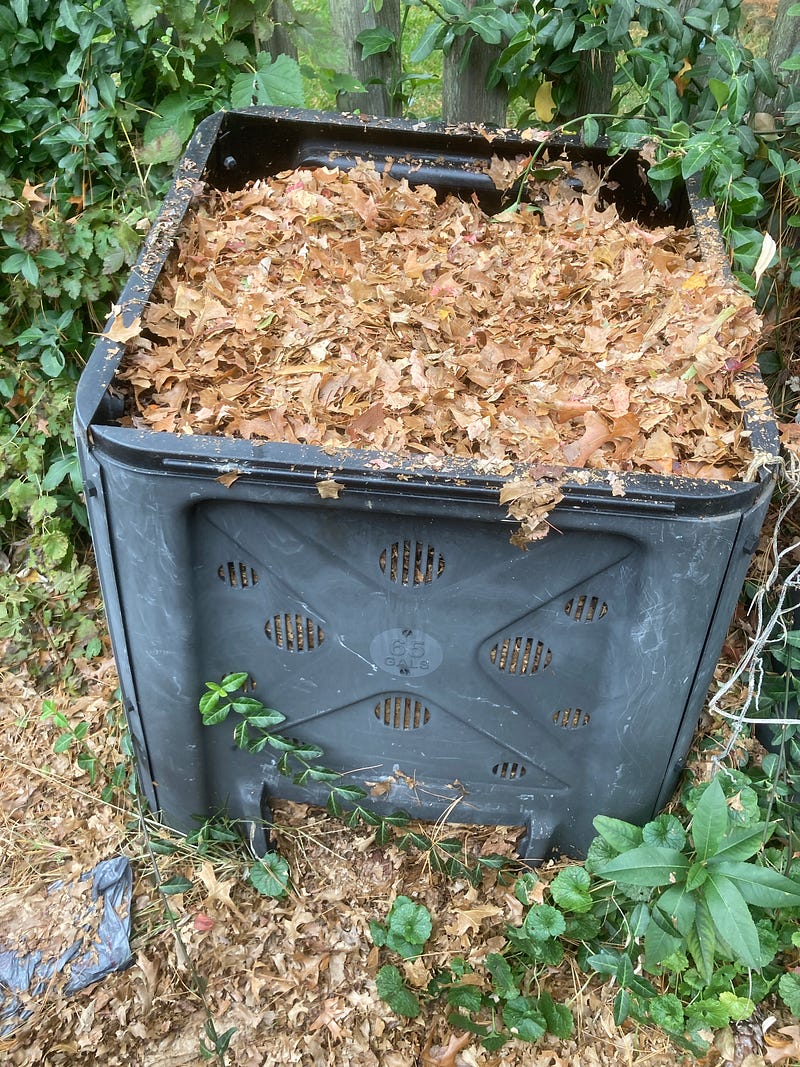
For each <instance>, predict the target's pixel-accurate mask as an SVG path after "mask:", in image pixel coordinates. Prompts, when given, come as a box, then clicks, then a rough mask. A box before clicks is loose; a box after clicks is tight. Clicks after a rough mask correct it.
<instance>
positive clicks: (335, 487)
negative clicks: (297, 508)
mask: <svg viewBox="0 0 800 1067" xmlns="http://www.w3.org/2000/svg"><path fill="white" fill-rule="evenodd" d="M342 489H344V485H343V484H342V483H341V482H336V481H334V480H333V478H325V479H324V480H323V481H321V482H317V492H318V493H319V495H320V496H321V497H322V499H323V500H338V499H339V493H341V491H342Z"/></svg>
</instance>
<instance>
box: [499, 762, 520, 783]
mask: <svg viewBox="0 0 800 1067" xmlns="http://www.w3.org/2000/svg"><path fill="white" fill-rule="evenodd" d="M492 774H493V775H495V776H496V777H497V778H503V779H505V781H507V782H513V781H515V780H516V779H517V778H524V777H525V767H524V765H523V764H522V763H495V765H494V767H492Z"/></svg>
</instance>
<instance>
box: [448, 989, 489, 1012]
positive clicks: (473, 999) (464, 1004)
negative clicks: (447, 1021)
mask: <svg viewBox="0 0 800 1067" xmlns="http://www.w3.org/2000/svg"><path fill="white" fill-rule="evenodd" d="M481 1002H482V997H481V991H480V989H478V987H477V986H474V985H456V986H451V988H450V989H448V990H447V1003H448V1004H450V1005H451V1006H452V1007H454V1008H464V1010H465V1011H480V1007H481Z"/></svg>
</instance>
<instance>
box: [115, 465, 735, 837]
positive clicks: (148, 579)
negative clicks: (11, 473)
mask: <svg viewBox="0 0 800 1067" xmlns="http://www.w3.org/2000/svg"><path fill="white" fill-rule="evenodd" d="M104 473H105V478H104V481H105V484H106V491H105V500H106V506H107V510H108V525H109V531H110V537H111V541H112V542H113V545H114V572H115V579H116V584H115V587H114V588H113V589H112V590H111V591H110V592H111V594H112V595H114V596H117V597H118V598H119V604H118V607H119V610H118V612H117V616H118V618H119V620H120V621H119V626H120V627H122V628H123V629H124V635H123V636H122V640H123V641H124V644H125V647H126V648H127V650H128V655H129V659H130V663H131V676H132V679H133V682H134V684H135V699H136V707H137V710H138V715H139V719H140V721H141V723H142V726H143V732H144V735H145V738H146V747H147V751H148V753H149V766H148V777H149V778H150V779H152V781H153V782H155V791H156V796H157V802H158V805H159V807H160V809H161V811H162V813H163V815H164V817H165V819H166V821H167V822H169V823H170V824H172V825H174V826H176V827H178V828H179V829H188V828H190V827H191V826H192V825H193V816H199V817H204V816H205V815H208V814H209V813H211V812H213V811H215V810H218V809H219V808H220V807H223V806H227V808H228V809H229V811H230V814H231V815H232V816H234V817H236V818H243V819H252V818H255V817H257V815H258V813H259V811H260V810H261V808H260V805H261V802H262V794H263V792H264V791H265V790H266V793H267V795H268V796H273V795H277V796H288V797H296V798H297V799H302V800H305V801H311V802H316V803H324V801H325V799H326V797H327V790H326V789H325V787H322V786H321V787H317V788H314V787H309V788H303V789H299V788H298V787H296V786H293V785H292V784H291V783H290V782H289V781H288V780H287V779H285V778H281V776H280V775H278V774H277V771H276V766H275V764H276V756H275V755H274V754H272V753H271V752H270V751H269V750H267V751H266V752H265V753H262V754H261V755H259V756H254V755H251V754H249V753H243V752H240V751H237V750H236V749H235V747H234V746H233V743H232V729H233V725H232V723H229V722H226V723H223V724H221V725H220V726H218V727H214V728H205V727H203V726H202V724H201V722H200V717H199V714H198V712H197V703H198V700H199V697H200V695H201V693H202V691H203V685H204V682H205V681H207V680H213V679H219V678H221V677H222V676H223V675H224V674H226V673H229V672H231V671H240V670H241V671H247V672H248V673H249V676H250V680H251V681H250V684H251V685H254V686H255V690H254V695H256V696H257V697H258V698H259V699H261V700H262V701H263V702H264V703H265V704H267V705H269V706H272V707H275V708H277V709H278V710H279V711H281V712H282V714H283V715H285V716H286V723H285V724H284V725H283V726H282V727H281V729H282V731H283V732H284V733H285V734H287V736H290V737H296V738H298V739H299V740H304V741H313V742H315V743H317V744H319V745H320V746H321V747H322V748H323V749H324V750H325V757H324V762H325V764H326V765H328V766H330V767H332V768H333V769H335V770H339V771H342V772H343V773H345V774H347V776H348V781H353V782H356V783H358V784H362V785H364V786H365V787H366V788H367V789H369V790H371V791H372V792H374V793H375V794H376V795H375V798H374V803H375V805H376V807H377V808H379V809H381V808H382V809H383V810H394V809H396V808H398V807H402V808H404V809H406V810H408V811H410V812H411V813H412V814H415V815H417V816H418V817H421V818H429V819H435V818H438V817H439V816H441V815H442V814H443V813H444V811H445V810H447V809H449V808H450V807H451V805H452V804H453V802H455V808H454V809H453V811H452V812H451V818H454V819H457V820H458V821H462V822H489V823H507V824H520V825H527V826H528V827H529V829H531V828H533V829H532V832H533V835H534V836H535V837H537V835H538V837H537V840H538V842H539V845H538V847H539V848H540V849H541V850H542V853H543V851H544V850H545V849H548V848H558V849H561V850H564V851H568V852H571V853H574V854H580V853H581V852H583V851H585V849H586V847H587V846H588V843H589V841H590V840H591V837H592V836H593V830H592V826H591V821H592V819H593V817H594V816H595V815H597V814H598V813H601V812H602V813H606V814H612V815H616V816H617V817H619V818H625V819H631V820H634V821H638V820H641V819H646V818H649V817H651V816H652V814H653V813H654V811H655V810H656V805H657V803H658V801H659V792H660V790H661V788H662V785H663V783H664V782H665V780H666V779H667V778H668V776H669V774H670V768H671V766H672V763H673V761H674V760H675V759H676V758H677V757H679V756H680V755H681V753H678V752H677V747H678V746H677V745H676V737H678V736H680V737H682V738H683V736H684V733H685V723H686V722H687V721H689V720H690V719H691V718H692V716H693V715H694V716H695V717H696V715H697V714H698V713H699V711H700V706H701V702H702V699H703V696H704V694H705V690H706V688H707V685H708V682H709V680H710V674H711V671H712V670H713V666H714V662H715V657H716V652H717V651H718V649H717V650H715V651H713V657H714V658H711V650H710V648H709V633H710V631H711V628H712V624H713V623H714V622H715V619H718V616H719V615H720V614H721V611H720V599H721V591H722V590H723V589H724V588H726V583H727V584H730V583H729V579H728V572H729V570H730V565H731V555H732V553H733V552H734V547H735V546H736V545H737V543H738V541H737V539H738V538H739V535H740V527H741V525H742V516H741V514H740V513H739V512H738V511H736V510H733V511H732V513H731V514H728V515H721V516H714V517H712V518H708V519H704V520H698V519H697V518H687V517H682V516H679V515H670V514H668V513H658V514H653V513H649V512H643V511H642V510H641V509H636V508H635V507H632V508H631V509H630V512H629V513H627V514H620V513H619V512H617V513H604V512H602V511H595V512H588V511H587V512H582V511H580V510H578V509H573V510H569V509H567V510H564V511H556V512H555V513H554V515H553V530H552V531H551V533H550V534H549V535H548V536H547V538H545V539H544V540H543V541H540V542H537V543H535V544H532V545H530V546H529V548H528V549H527V551H523V550H521V549H519V548H517V547H515V546H513V545H511V544H510V543H509V534H510V532H511V529H512V527H510V526H509V524H508V523H506V522H503V521H501V519H502V510H501V509H499V508H498V509H497V520H498V521H495V522H487V521H485V518H482V519H480V520H476V519H474V518H471V517H470V513H469V508H468V507H467V508H463V509H460V511H459V509H458V508H454V507H452V506H448V507H442V508H441V511H442V514H431V513H430V509H427V510H425V509H421V507H420V505H419V504H418V503H417V502H415V501H414V500H413V499H404V498H403V497H402V496H399V495H398V496H395V497H393V498H389V497H385V498H381V499H377V498H373V497H372V496H371V495H370V494H367V493H365V494H362V495H361V496H359V494H356V493H352V494H347V497H349V498H350V499H349V500H346V499H342V500H337V501H322V500H320V499H319V498H318V494H316V493H315V492H314V491H313V490H311V491H309V490H308V489H307V488H300V489H297V490H294V491H293V490H291V489H287V488H286V487H285V486H283V487H281V488H279V489H276V488H274V487H271V486H269V485H259V484H256V483H253V482H246V483H243V484H242V485H239V483H236V482H234V483H233V485H231V486H230V487H229V488H227V489H226V488H224V487H223V486H221V485H220V484H219V483H217V482H216V481H214V480H213V479H209V478H201V477H195V476H191V477H189V476H177V475H166V474H163V473H162V474H161V475H160V476H158V477H155V478H154V477H153V472H152V471H136V470H134V469H131V468H129V467H126V466H124V465H122V464H117V463H114V462H109V463H108V464H107V465H106V469H105V472H104ZM313 497H317V500H314V499H313ZM482 510H483V511H484V512H485V508H484V509H482ZM753 521H755V520H753ZM739 551H740V554H743V553H741V549H739ZM740 569H741V568H740V567H738V563H737V573H736V575H735V580H736V581H739V582H740V580H741V575H740V574H739V571H740ZM687 591H689V594H688V595H687ZM737 592H738V588H737V589H736V590H735V591H733V592H732V593H730V594H726V599H725V605H724V608H725V610H727V609H728V607H730V606H732V602H733V601H732V600H731V597H732V598H733V599H735V596H736V593H737ZM106 595H108V593H107V594H106ZM726 621H727V620H726ZM717 625H720V624H719V622H717ZM723 632H724V631H723ZM119 636H120V635H118V639H119ZM720 641H721V638H720ZM681 731H684V732H683V733H682V732H681ZM689 738H690V735H688V737H687V738H686V741H685V744H686V746H687V747H688V743H689ZM537 828H538V829H537Z"/></svg>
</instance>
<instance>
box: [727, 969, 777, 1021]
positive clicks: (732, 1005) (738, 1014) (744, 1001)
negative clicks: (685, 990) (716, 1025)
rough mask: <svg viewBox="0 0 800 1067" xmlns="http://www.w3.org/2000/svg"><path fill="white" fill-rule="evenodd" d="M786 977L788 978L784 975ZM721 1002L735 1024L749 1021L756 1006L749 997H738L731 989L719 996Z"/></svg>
mask: <svg viewBox="0 0 800 1067" xmlns="http://www.w3.org/2000/svg"><path fill="white" fill-rule="evenodd" d="M784 977H787V976H786V975H784ZM719 1002H720V1004H721V1005H722V1007H723V1008H725V1010H726V1011H727V1013H728V1018H729V1019H731V1020H733V1021H734V1022H743V1021H744V1020H745V1019H749V1018H750V1016H751V1015H752V1014H753V1012H754V1011H755V1010H756V1006H755V1004H754V1003H753V1001H752V1000H751V999H750V998H749V997H737V996H736V994H735V993H732V992H731V991H730V990H729V989H726V990H723V991H722V992H721V993H720V995H719Z"/></svg>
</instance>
